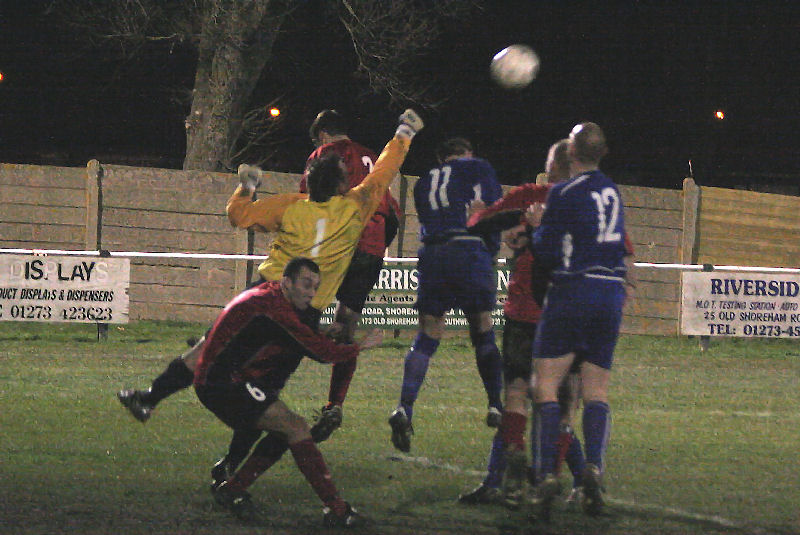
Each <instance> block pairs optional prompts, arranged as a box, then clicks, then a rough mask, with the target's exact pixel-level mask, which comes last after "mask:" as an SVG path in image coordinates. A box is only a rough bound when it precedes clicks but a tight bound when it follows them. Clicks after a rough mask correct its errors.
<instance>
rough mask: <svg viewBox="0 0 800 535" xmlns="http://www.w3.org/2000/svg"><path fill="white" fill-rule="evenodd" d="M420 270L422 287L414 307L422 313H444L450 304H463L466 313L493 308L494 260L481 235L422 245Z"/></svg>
mask: <svg viewBox="0 0 800 535" xmlns="http://www.w3.org/2000/svg"><path fill="white" fill-rule="evenodd" d="M417 271H418V277H419V287H418V288H417V302H416V303H415V304H414V308H416V309H417V310H418V311H419V313H420V314H428V315H431V316H443V315H444V314H445V312H447V311H448V310H450V309H451V308H460V309H461V310H463V311H464V313H465V314H472V313H477V312H487V311H490V310H493V309H494V306H495V302H496V300H497V289H496V284H497V283H496V280H495V279H496V276H495V270H494V262H493V259H492V255H491V254H489V250H488V249H487V248H486V246H485V245H484V243H483V241H482V240H480V239H479V238H475V237H465V238H454V239H451V240H449V241H446V242H443V243H436V244H425V245H423V246H422V247H421V248H420V250H419V261H418V263H417Z"/></svg>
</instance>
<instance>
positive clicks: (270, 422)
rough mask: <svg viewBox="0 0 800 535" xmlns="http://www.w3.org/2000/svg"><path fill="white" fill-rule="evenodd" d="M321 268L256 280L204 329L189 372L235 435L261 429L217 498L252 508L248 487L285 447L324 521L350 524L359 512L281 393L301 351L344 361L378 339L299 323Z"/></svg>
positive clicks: (299, 265) (293, 266)
mask: <svg viewBox="0 0 800 535" xmlns="http://www.w3.org/2000/svg"><path fill="white" fill-rule="evenodd" d="M319 281H320V277H319V267H318V266H317V265H316V263H314V262H313V261H312V260H310V259H307V258H302V257H299V258H295V259H293V260H291V261H290V262H289V263H288V264H287V266H286V268H285V270H284V273H283V278H282V279H281V280H280V281H270V282H265V283H263V284H260V285H258V286H256V287H254V288H252V289H250V290H247V291H245V292H243V293H241V294H240V295H238V296H237V297H235V298H234V299H233V300H232V301H231V302H230V303H228V305H227V306H226V307H225V309H224V310H223V311H222V313H221V314H220V315H219V317H218V318H217V320H216V321H215V322H214V326H213V327H212V328H211V330H210V331H209V333H208V336H207V339H206V344H205V346H204V347H203V351H202V354H201V355H200V358H199V360H198V363H197V367H196V369H195V372H194V386H195V391H196V392H197V397H198V398H199V399H200V401H201V402H202V403H203V405H205V406H206V408H208V409H209V410H210V411H211V412H213V413H214V414H215V415H216V416H217V417H218V418H219V419H220V420H221V421H222V422H223V423H225V425H227V426H228V427H230V428H231V429H233V430H234V432H258V433H260V432H266V435H265V436H264V437H263V438H262V439H261V440H260V441H259V442H258V444H256V446H255V448H254V449H253V452H252V453H251V454H250V456H249V457H248V458H247V459H246V460H245V461H244V463H243V464H242V466H241V467H239V469H238V470H237V471H236V472H235V473H234V474H233V475H232V476H231V477H229V478H228V479H227V480H226V481H224V482H222V483H221V484H220V485H219V486H217V487H216V488H214V489H212V490H213V492H214V497H215V499H216V500H217V501H218V502H219V503H220V504H222V505H224V506H226V507H228V508H229V509H230V510H232V511H233V512H234V513H235V514H237V515H239V516H243V515H247V514H250V513H251V512H252V504H251V502H250V496H249V494H248V493H247V491H246V489H247V487H249V486H250V485H251V484H252V483H253V481H255V479H256V478H257V477H258V476H259V475H260V474H262V473H263V472H264V471H265V470H267V469H268V468H269V467H270V466H272V465H273V464H274V463H275V462H276V461H277V460H278V459H280V458H281V456H282V455H283V453H284V452H285V451H286V450H287V449H288V450H290V451H291V452H292V456H293V457H294V460H295V463H296V464H297V467H298V468H299V469H300V471H301V472H302V473H303V475H304V476H305V477H306V479H307V480H308V482H309V483H310V484H311V486H312V487H313V488H314V490H315V491H316V493H317V495H318V496H319V497H320V499H321V500H322V501H323V503H324V504H325V523H326V525H328V526H351V525H353V524H354V523H355V522H357V520H358V515H357V514H356V513H355V511H354V510H353V509H352V507H350V506H349V505H348V504H347V503H346V502H344V501H343V500H342V499H341V497H340V496H339V494H338V491H337V490H336V486H335V485H334V484H333V481H332V479H331V476H330V473H329V472H328V468H327V465H326V464H325V460H324V459H323V458H322V454H321V453H320V451H319V449H317V447H316V445H315V444H314V441H313V440H312V438H311V433H310V428H309V426H308V424H307V423H306V421H305V420H304V419H303V418H302V417H301V416H300V415H298V414H296V413H294V412H292V411H291V410H290V409H289V408H288V407H287V406H286V405H285V404H284V403H283V402H282V401H281V400H280V398H279V395H280V392H281V390H282V389H283V387H284V385H285V384H286V381H287V379H288V378H289V376H291V374H292V373H294V371H295V370H296V369H297V366H298V365H299V364H300V361H301V360H302V358H303V356H304V355H309V356H311V357H312V358H314V359H315V360H318V361H320V362H345V361H348V360H351V359H353V358H355V357H356V355H357V354H358V352H359V350H363V349H368V348H370V347H374V346H376V345H378V344H380V341H381V338H382V335H381V332H380V331H377V330H375V331H372V332H370V333H369V334H368V335H367V336H366V337H365V338H364V339H363V340H362V341H361V342H360V343H358V344H355V343H354V344H339V343H336V342H334V341H333V340H331V339H329V338H327V337H326V336H324V335H322V334H319V333H318V332H315V331H314V330H313V329H311V327H309V326H308V325H306V324H304V323H303V322H302V321H301V320H300V317H299V316H298V314H299V313H301V312H302V311H304V310H306V309H307V308H308V307H309V306H310V303H311V300H312V298H313V297H314V295H315V294H316V292H317V289H318V288H319Z"/></svg>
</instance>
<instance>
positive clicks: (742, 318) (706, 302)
mask: <svg viewBox="0 0 800 535" xmlns="http://www.w3.org/2000/svg"><path fill="white" fill-rule="evenodd" d="M681 283H682V284H681V288H682V290H681V334H686V335H707V336H740V337H755V336H764V337H771V338H795V337H798V338H800V276H798V275H788V274H775V273H758V272H750V273H726V272H723V271H701V272H683V273H682V274H681Z"/></svg>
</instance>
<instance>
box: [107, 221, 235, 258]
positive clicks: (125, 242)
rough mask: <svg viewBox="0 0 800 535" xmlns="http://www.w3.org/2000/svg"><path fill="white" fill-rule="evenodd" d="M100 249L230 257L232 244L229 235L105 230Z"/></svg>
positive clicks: (232, 250) (233, 250)
mask: <svg viewBox="0 0 800 535" xmlns="http://www.w3.org/2000/svg"><path fill="white" fill-rule="evenodd" d="M103 247H104V248H106V249H109V250H116V251H123V250H125V251H149V252H169V251H176V252H195V253H221V254H227V253H233V252H235V247H236V240H235V236H234V234H233V232H230V233H225V234H216V233H203V232H190V231H186V232H173V231H169V230H150V229H130V228H127V227H113V226H105V227H104V228H103Z"/></svg>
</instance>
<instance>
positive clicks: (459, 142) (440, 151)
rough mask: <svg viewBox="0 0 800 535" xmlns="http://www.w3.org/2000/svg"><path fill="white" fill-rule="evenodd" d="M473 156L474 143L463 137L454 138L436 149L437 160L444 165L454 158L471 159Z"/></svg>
mask: <svg viewBox="0 0 800 535" xmlns="http://www.w3.org/2000/svg"><path fill="white" fill-rule="evenodd" d="M471 156H472V143H470V142H469V140H468V139H466V138H463V137H452V138H450V139H448V140H447V141H443V142H442V143H441V144H440V145H439V146H438V147H437V148H436V159H437V160H439V163H444V162H446V161H447V160H452V159H454V158H469V157H471Z"/></svg>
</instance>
